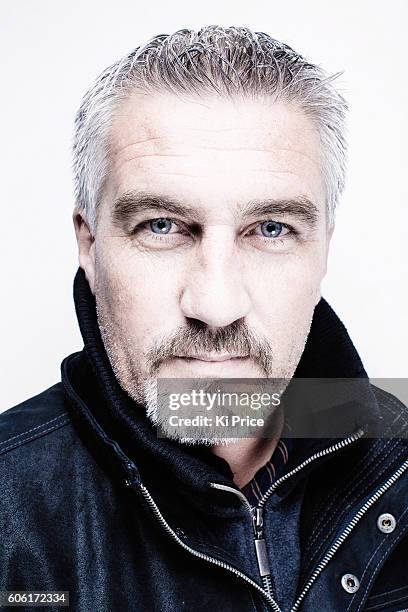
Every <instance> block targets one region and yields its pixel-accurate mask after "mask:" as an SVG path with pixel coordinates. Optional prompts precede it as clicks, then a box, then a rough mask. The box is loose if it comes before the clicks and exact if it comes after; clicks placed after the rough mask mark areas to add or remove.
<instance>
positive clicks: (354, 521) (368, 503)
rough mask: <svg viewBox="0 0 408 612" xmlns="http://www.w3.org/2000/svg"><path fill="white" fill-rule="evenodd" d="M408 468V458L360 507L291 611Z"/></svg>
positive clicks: (293, 610) (294, 611)
mask: <svg viewBox="0 0 408 612" xmlns="http://www.w3.org/2000/svg"><path fill="white" fill-rule="evenodd" d="M407 469H408V459H407V460H406V461H404V463H403V464H402V465H401V466H400V467H399V468H398V470H397V471H396V472H394V474H393V475H392V476H391V477H390V478H389V479H388V480H387V481H386V482H385V483H384V484H383V485H381V487H380V488H379V489H377V491H376V492H375V493H374V495H372V496H371V497H370V499H369V500H368V501H366V503H365V504H364V505H363V506H362V507H361V508H360V510H359V511H358V512H357V514H356V515H355V516H354V518H353V519H352V520H351V521H350V523H349V524H348V525H347V527H346V529H345V530H344V531H343V533H342V534H341V535H340V536H339V537H338V538H337V540H336V541H335V543H334V544H333V546H332V547H331V548H330V549H329V551H328V552H327V554H326V555H325V556H324V558H323V559H322V560H321V562H320V563H319V565H318V566H317V568H316V569H315V571H314V572H313V574H312V575H311V577H310V578H309V580H308V582H307V583H306V585H305V587H304V589H303V590H302V592H301V593H300V595H299V597H298V598H297V600H296V601H295V603H294V604H293V607H292V609H291V612H296V610H298V608H299V605H300V604H301V603H302V600H303V599H304V597H305V595H306V594H307V592H308V591H309V589H310V587H311V586H312V584H313V583H314V582H315V580H316V579H317V578H318V576H319V575H320V574H321V573H322V571H323V570H324V568H325V567H326V565H327V564H328V563H329V561H330V560H331V558H332V557H333V555H334V554H335V553H336V552H337V550H338V548H340V546H341V545H342V544H343V542H344V540H345V539H346V538H347V536H349V535H350V533H351V532H352V530H353V529H354V527H355V526H356V525H357V523H358V522H359V521H360V519H361V518H362V517H363V516H364V514H365V513H366V512H368V510H369V509H370V508H371V506H373V505H374V504H375V503H376V502H377V501H378V500H379V499H380V497H381V496H382V495H384V493H385V492H386V491H387V490H388V489H389V488H390V487H391V486H392V485H393V484H394V483H395V482H396V481H397V480H398V478H400V476H402V474H403V473H404V472H405V471H406V470H407Z"/></svg>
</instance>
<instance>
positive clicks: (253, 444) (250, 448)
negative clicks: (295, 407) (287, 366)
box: [211, 410, 284, 488]
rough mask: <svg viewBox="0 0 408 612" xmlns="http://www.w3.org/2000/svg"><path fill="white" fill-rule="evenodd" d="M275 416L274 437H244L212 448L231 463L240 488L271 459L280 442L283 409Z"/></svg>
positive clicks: (235, 480)
mask: <svg viewBox="0 0 408 612" xmlns="http://www.w3.org/2000/svg"><path fill="white" fill-rule="evenodd" d="M273 418H274V421H275V423H274V427H273V433H272V437H268V438H262V437H257V438H242V439H240V440H239V441H238V442H234V443H232V444H228V445H221V444H215V445H214V446H213V447H212V449H211V450H212V452H213V453H214V455H217V456H218V457H221V458H222V459H225V461H227V462H228V463H229V466H230V468H231V471H232V473H233V474H234V482H235V484H236V485H237V486H238V487H239V488H242V487H244V486H245V485H246V484H247V483H248V482H250V481H251V480H252V478H253V477H254V476H255V474H256V472H257V471H258V470H259V469H260V468H261V467H262V466H263V465H265V463H266V462H267V461H269V459H270V458H271V456H272V453H273V452H274V450H275V448H276V445H277V444H278V442H279V438H280V436H281V433H282V429H283V420H284V419H283V414H282V410H278V411H277V412H276V413H275V414H274V417H273Z"/></svg>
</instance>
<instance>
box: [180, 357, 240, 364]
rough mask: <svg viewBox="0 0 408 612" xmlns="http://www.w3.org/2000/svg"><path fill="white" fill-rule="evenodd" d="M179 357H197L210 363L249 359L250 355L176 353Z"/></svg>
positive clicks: (190, 358)
mask: <svg viewBox="0 0 408 612" xmlns="http://www.w3.org/2000/svg"><path fill="white" fill-rule="evenodd" d="M175 357H176V358H178V359H186V360H192V359H195V360H197V361H206V362H209V363H216V362H217V363H218V362H222V361H230V360H233V359H237V360H238V359H247V358H248V355H175Z"/></svg>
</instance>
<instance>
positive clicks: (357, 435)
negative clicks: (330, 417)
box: [258, 429, 364, 508]
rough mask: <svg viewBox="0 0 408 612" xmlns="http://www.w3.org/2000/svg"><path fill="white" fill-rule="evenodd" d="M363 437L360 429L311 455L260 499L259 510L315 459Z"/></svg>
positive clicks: (276, 482) (362, 431)
mask: <svg viewBox="0 0 408 612" xmlns="http://www.w3.org/2000/svg"><path fill="white" fill-rule="evenodd" d="M363 435H364V430H363V429H358V430H357V431H356V432H354V433H353V434H352V435H351V436H349V437H348V438H345V439H344V440H340V442H336V444H333V445H332V446H329V447H328V448H324V449H323V450H321V451H318V452H317V453H314V454H313V455H310V457H308V458H307V459H306V460H305V461H303V462H302V463H300V464H299V465H298V466H296V467H295V468H294V469H293V470H291V471H290V472H288V473H287V474H284V475H283V476H281V477H280V478H278V480H276V481H275V482H274V483H273V484H272V485H271V486H270V487H269V489H268V490H267V491H266V492H265V493H264V494H263V496H262V497H261V499H260V501H259V503H258V508H263V506H264V505H265V503H266V502H267V500H268V499H269V497H270V496H271V495H272V493H273V492H274V491H275V489H277V487H278V486H279V485H280V484H281V483H282V482H284V481H285V480H287V479H288V478H290V477H291V476H293V475H294V474H296V473H297V472H299V471H300V470H301V469H303V468H304V467H305V466H306V465H308V464H309V463H311V462H312V461H314V460H315V459H319V458H320V457H324V456H325V455H329V454H330V453H333V452H335V451H337V450H340V449H341V448H343V447H344V446H347V445H348V444H351V443H352V442H354V441H355V440H358V438H361V437H362V436H363Z"/></svg>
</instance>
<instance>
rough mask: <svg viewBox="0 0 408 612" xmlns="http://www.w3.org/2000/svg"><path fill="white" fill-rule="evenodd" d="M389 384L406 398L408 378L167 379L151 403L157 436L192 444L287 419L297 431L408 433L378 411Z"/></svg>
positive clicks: (312, 434) (252, 432) (258, 433)
mask: <svg viewBox="0 0 408 612" xmlns="http://www.w3.org/2000/svg"><path fill="white" fill-rule="evenodd" d="M384 388H387V390H388V391H389V392H391V393H394V394H395V396H396V397H397V398H398V397H399V398H400V399H401V400H402V401H403V402H404V403H407V402H406V400H407V399H408V382H407V379H375V380H373V379H371V380H369V379H368V378H293V379H290V380H287V379H277V378H267V379H266V378H262V379H259V378H256V379H255V378H250V379H237V378H231V379H225V378H222V379H214V380H209V379H197V378H195V379H179V378H166V379H164V378H163V379H158V380H157V386H156V389H155V394H154V397H153V396H151V397H150V404H149V407H148V409H149V413H150V416H151V417H152V418H153V420H154V422H155V423H156V425H157V435H158V436H159V437H167V438H173V439H177V440H186V441H187V440H188V441H191V442H192V443H194V442H195V441H197V442H198V441H201V442H203V441H204V442H205V441H207V442H209V443H214V442H216V441H221V440H223V439H237V438H249V437H257V438H262V437H264V438H269V437H271V436H273V435H275V434H276V430H277V425H279V423H282V421H284V423H285V435H287V436H291V437H300V438H343V437H345V436H348V435H350V434H351V433H354V432H355V431H358V430H359V429H360V428H361V427H363V428H364V432H365V435H367V436H369V437H408V422H407V423H406V427H403V425H404V423H401V424H400V425H398V426H396V427H393V428H390V427H388V426H386V425H384V427H382V426H381V418H382V417H381V415H379V417H380V418H379V419H378V415H377V416H375V415H376V411H377V408H376V405H377V400H376V397H378V393H379V392H380V391H379V390H381V389H384ZM375 389H377V390H376V391H375ZM381 393H383V391H381ZM393 401H398V400H395V399H394V400H393ZM370 420H372V421H373V423H374V421H376V422H377V425H376V426H375V428H371V425H369V423H370ZM385 421H386V420H385V419H384V423H385Z"/></svg>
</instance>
